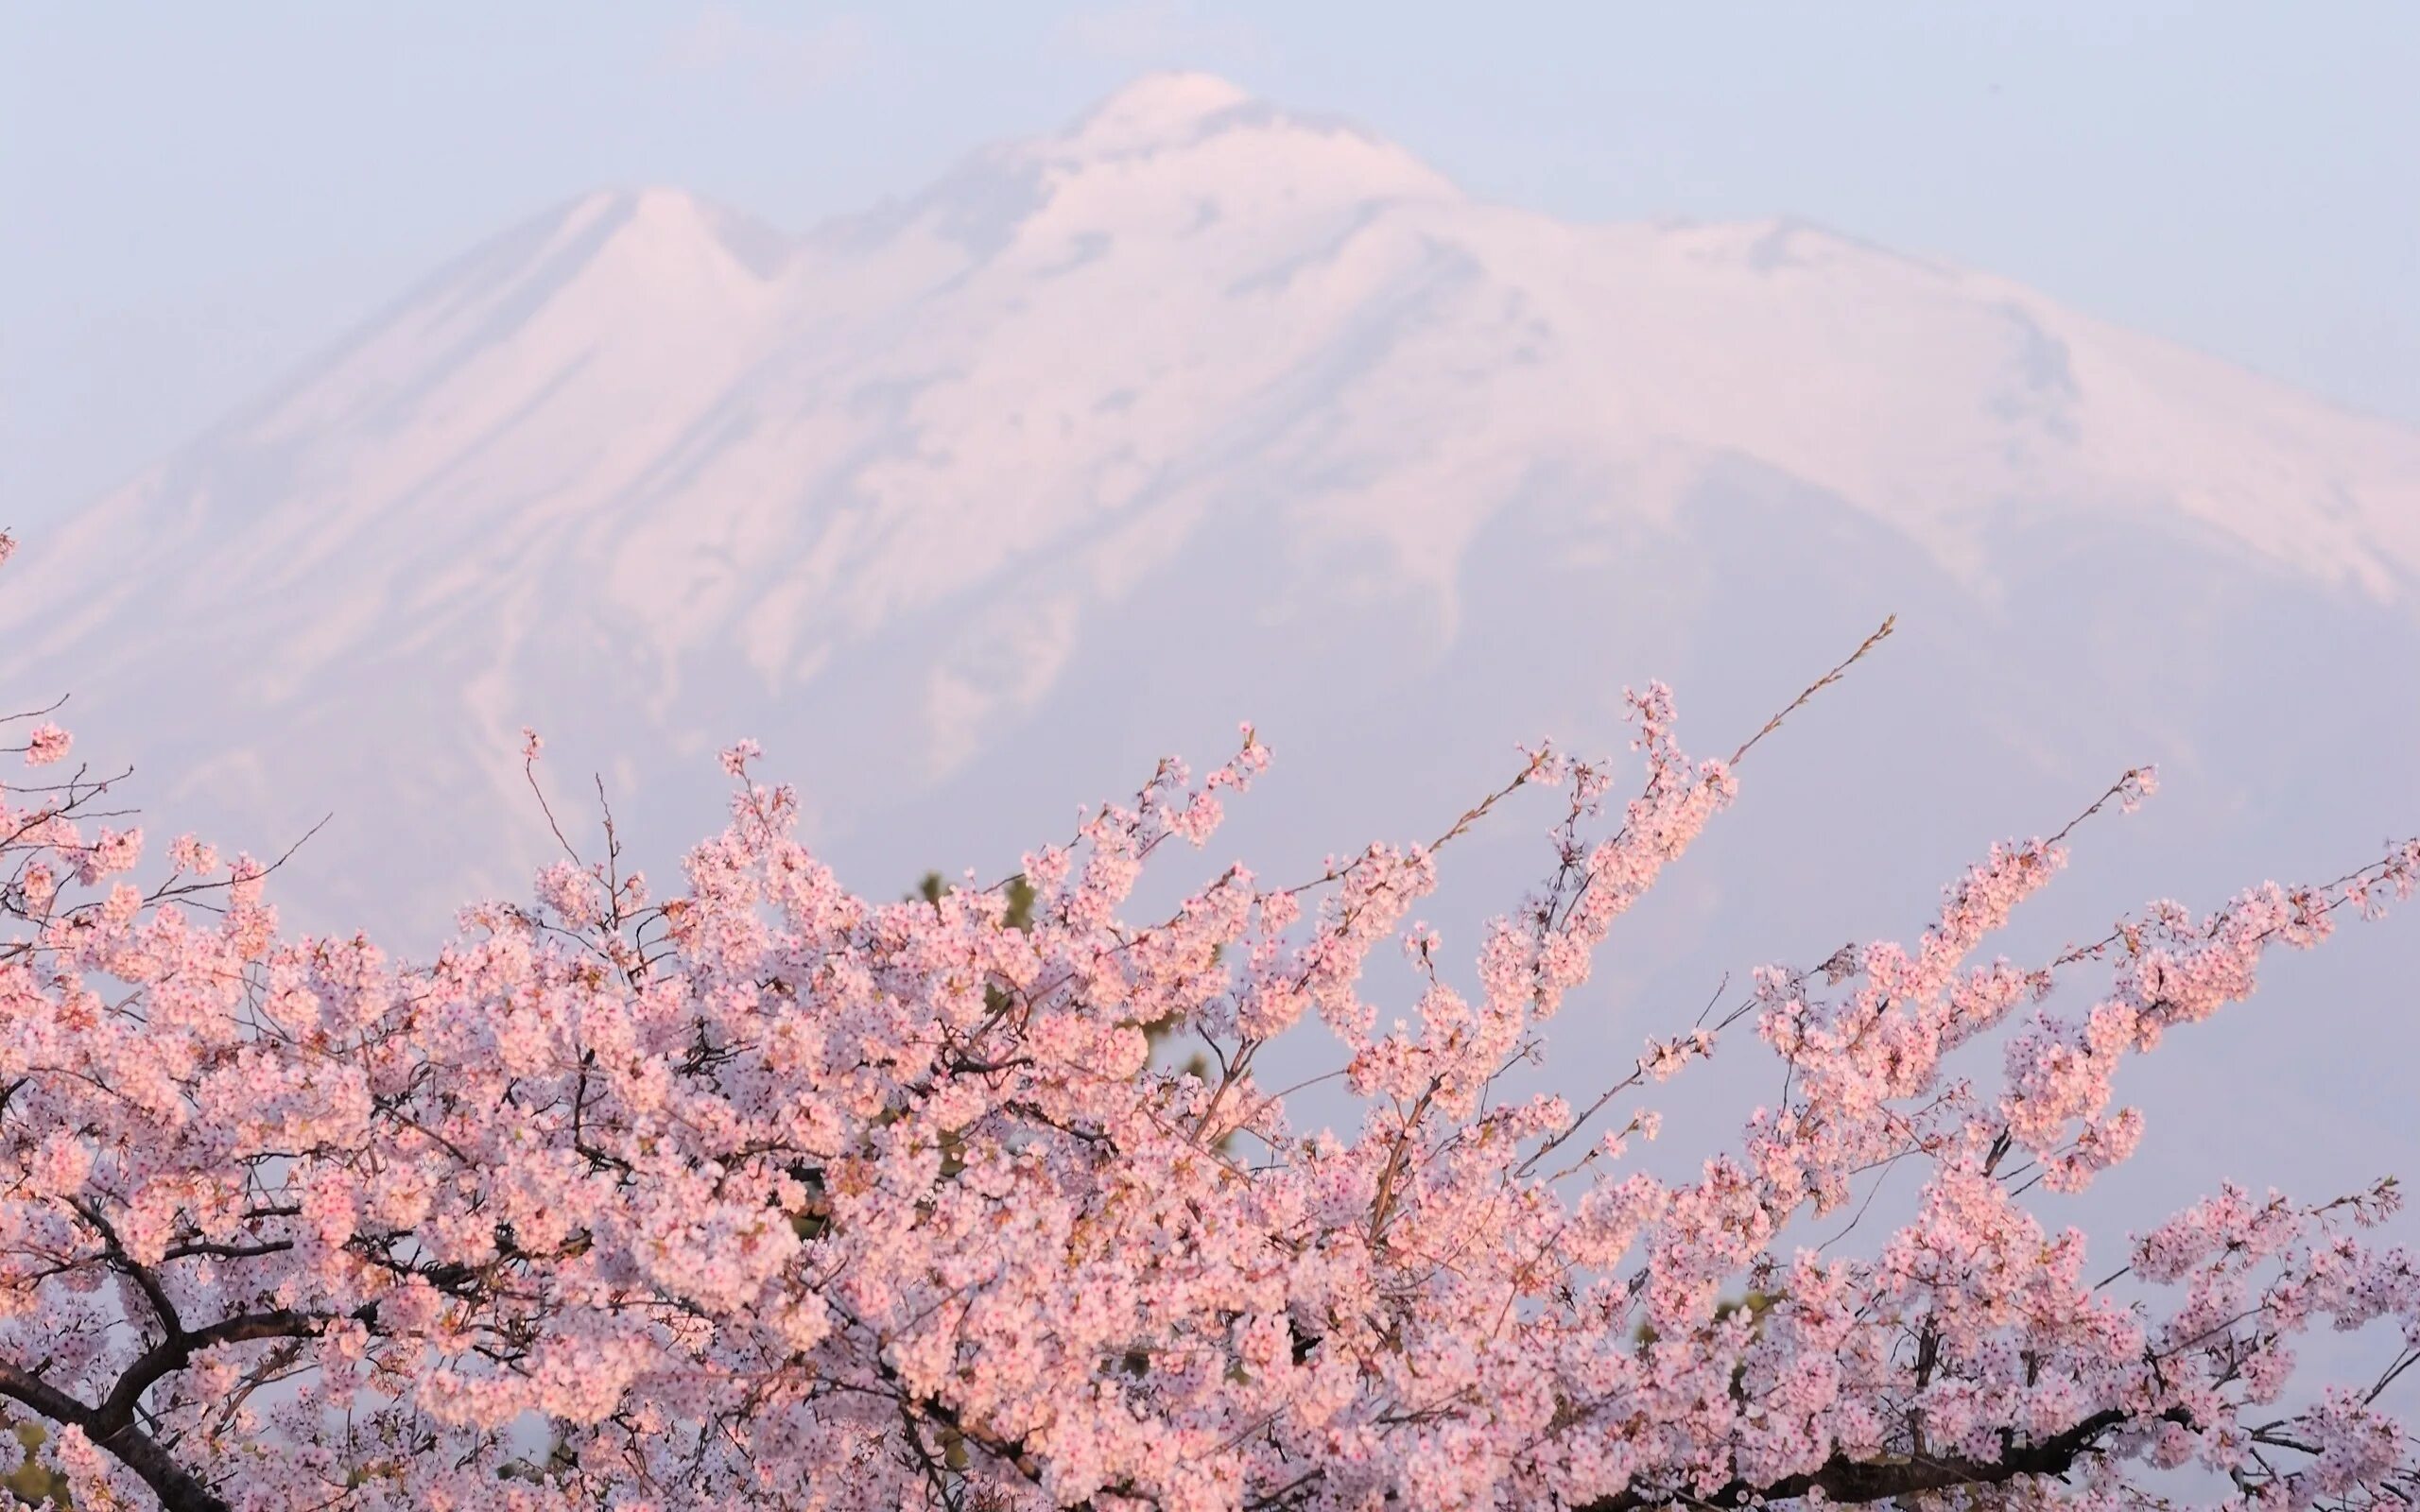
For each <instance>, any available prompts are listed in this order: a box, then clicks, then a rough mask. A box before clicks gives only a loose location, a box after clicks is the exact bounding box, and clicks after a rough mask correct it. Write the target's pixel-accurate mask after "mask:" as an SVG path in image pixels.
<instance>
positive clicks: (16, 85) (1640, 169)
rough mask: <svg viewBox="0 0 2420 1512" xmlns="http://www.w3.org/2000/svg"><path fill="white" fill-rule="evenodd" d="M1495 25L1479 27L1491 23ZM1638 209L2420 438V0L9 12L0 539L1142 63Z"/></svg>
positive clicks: (27, 7)
mask: <svg viewBox="0 0 2420 1512" xmlns="http://www.w3.org/2000/svg"><path fill="white" fill-rule="evenodd" d="M1482 16H1483V19H1482ZM1166 66H1188V67H1198V68H1207V69H1212V70H1216V71H1218V72H1219V73H1222V74H1225V75H1227V76H1229V77H1233V78H1235V79H1236V80H1237V81H1239V82H1241V83H1242V84H1244V85H1246V86H1247V87H1249V88H1251V89H1253V90H1254V91H1256V92H1258V93H1261V94H1266V95H1268V96H1269V97H1271V98H1272V99H1275V100H1277V101H1279V102H1281V103H1285V104H1290V105H1296V106H1302V107H1306V108H1311V109H1315V110H1320V111H1323V112H1336V113H1340V114H1343V115H1347V116H1350V117H1353V118H1355V119H1357V120H1358V121H1360V122H1362V123H1363V124H1365V125H1367V126H1369V127H1370V128H1372V129H1375V130H1377V131H1379V132H1382V133H1384V134H1386V135H1388V136H1391V137H1393V138H1395V139H1396V140H1398V141H1401V142H1403V143H1405V144H1406V145H1408V146H1410V147H1411V148H1413V149H1414V150H1416V151H1418V152H1419V153H1421V154H1422V155H1424V156H1425V157H1426V158H1427V159H1428V160H1429V161H1431V162H1432V163H1436V164H1437V165H1439V166H1440V167H1442V168H1443V169H1444V170H1445V171H1446V172H1448V173H1450V174H1451V175H1453V176H1454V177H1455V178H1457V179H1458V180H1461V182H1462V183H1463V184H1464V185H1465V186H1467V187H1468V188H1470V189H1471V190H1473V191H1474V192H1476V193H1478V194H1479V195H1482V196H1485V197H1488V198H1496V199H1502V200H1507V201H1512V202H1514V203H1518V204H1522V205H1526V206H1530V207H1532V208H1536V209H1539V210H1544V211H1547V212H1550V213H1552V214H1554V215H1562V216H1566V217H1571V218H1582V219H1612V218H1626V217H1636V216H1651V215H1691V216H1701V217H1721V216H1755V215H1771V214H1775V213H1782V212H1789V213H1794V214H1798V215H1806V216H1808V217H1810V218H1812V219H1815V220H1819V221H1822V222H1824V223H1826V224H1828V225H1830V226H1833V227H1835V228H1837V229H1840V230H1842V231H1846V232H1854V233H1857V234H1859V235H1862V236H1865V237H1868V238H1870V239H1872V240H1875V241H1878V242H1881V243H1884V244H1886V245H1889V246H1892V247H1894V248H1897V249H1903V250H1908V251H1914V252H1923V253H1929V254H1933V255H1937V256H1942V257H1945V258H1948V259H1951V260H1954V261H1958V262H1962V263H1965V264H1969V265H1972V266H1981V267H1986V268H1990V269H1993V270H1996V271H1999V272H2003V273H2007V274H2009V275H2012V276H2014V277H2015V278H2018V279H2021V280H2024V281H2026V282H2028V283H2033V284H2035V285H2038V286H2040V287H2042V288H2045V289H2047V290H2048V291H2050V292H2052V293H2054V294H2056V295H2058V296H2060V297H2062V298H2064V299H2066V301H2069V302H2071V303H2074V304H2076V305H2079V306H2082V307H2083V308H2084V309H2086V310H2089V311H2092V312H2094V313H2096V314H2100V315H2105V316H2108V317H2112V318H2117V319H2118V320H2122V321H2125V322H2128V323H2131V324H2134V325H2138V326H2142V327H2145V328H2148V329H2151V330H2153V331H2157V332H2159V333H2162V334H2164V335H2170V336H2174V337H2177V338H2179V339H2182V340H2185V341H2187V342H2190V343H2192V344H2193V345H2196V346H2199V347H2202V348H2204V349H2206V350H2209V351H2212V352H2219V353H2221V354H2223V355H2226V356H2228V357H2231V358H2233V359H2236V360H2238V361H2240V362H2243V363H2245V364H2248V365H2250V366H2252V367H2256V368H2258V369H2264V370H2266V371H2269V372H2272V373H2274V374H2276V375H2278V376H2281V377H2284V378H2287V379H2289V380H2290V381H2293V382H2296V383H2299V384H2301V385H2304V386H2305V387H2309V388H2312V389H2315V390H2317V391H2319V392H2321V393H2324V394H2325V395H2327V396H2329V397H2331V398H2333V399H2336V400H2338V401H2339V402H2341V403H2343V404H2348V405H2352V406H2355V407H2359V408H2362V409H2367V410H2371V411H2376V412H2379V413H2383V414H2388V415H2392V416H2394V417H2397V418H2399V419H2401V420H2404V421H2411V422H2415V423H2420V193H2415V189H2420V88H2415V82H2416V81H2420V6H2412V5H2409V4H2403V3H2393V0H2380V3H2376V4H2359V5H2357V4H2349V3H2348V4H2330V5H2325V6H2313V7H2303V8H2291V7H2287V6H2281V5H2275V4H2245V5H2215V4H2210V5H2191V4H2182V3H2177V4H2148V3H2141V4H2108V5H2083V4H2072V5H2061V6H2051V7H2042V6H2025V7H2018V6H2014V5H2010V6H1998V7H1982V6H1939V5H1932V4H1905V5H1879V4H1875V5H1843V6H1798V7H1785V6H1781V5H1772V6H1761V7H1751V6H1738V5H1725V4H1694V5H1686V6H1684V5H1668V6H1661V7H1654V8H1649V7H1644V6H1634V5H1619V4H1609V3H1596V4H1571V5H1527V6H1523V5H1513V4H1507V3H1501V0H1499V3H1497V4H1494V5H1490V6H1487V7H1485V8H1479V7H1473V6H1466V5H1457V6H1443V5H1438V6H1422V5H1411V4H1406V3H1405V0H1389V3H1386V4H1361V3H1342V0H1322V3H1321V4H1319V5H1316V6H1302V5H1296V4H1274V3H1267V4H1261V3H1255V4H1236V5H1228V6H1218V7H1212V6H1207V5H1203V6H1187V5H1184V4H1181V3H1176V0H1162V3H1153V0H1140V3H1135V4H1126V5H1093V6H1083V5H1047V6H1046V5H1022V6H1020V5H1002V4H984V5H977V4H951V5H944V4H919V5H915V6H913V7H900V8H896V9H886V10H876V9H873V8H867V9H841V8H837V7H829V6H804V5H791V6H773V5H749V4H738V3H725V4H715V5H708V6H686V7H684V6H676V5H668V4H649V5H641V4H613V3H597V0H582V3H579V4H569V3H564V4H541V3H535V0H516V3H515V4H512V5H509V6H501V7H499V6H494V5H492V4H451V3H430V0H422V3H417V4H414V5H411V6H390V7H369V6H343V7H334V6H321V5H299V4H298V5H269V4H247V5H243V6H216V5H211V6H194V5H180V6H133V5H99V4H72V5H71V4H44V3H40V0H16V3H14V4H12V5H10V6H9V7H8V8H6V9H5V10H0V206H4V207H5V209H0V229H5V235H0V524H6V523H9V521H14V522H15V523H18V524H26V523H30V522H31V521H33V520H36V519H39V518H40V517H42V516H43V515H45V514H48V513H50V512H52V511H53V510H55V509H57V508H59V507H63V506H66V505H70V504H73V503H76V502H78V501H79V500H80V499H82V498H83V497H85V496H87V495H89V494H90V493H92V492H94V491H95V490H99V489H101V488H104V487H106V486H108V485H109V484H111V483H112V482H114V481H116V480H117V479H118V478H120V477H121V476H123V475H124V474H126V473H128V472H132V471H134V470H135V469H136V468H138V467H140V466H142V465H143V464H145V463H147V462H148V461H149V460H151V459H153V458H154V457H155V456H156V455H159V454H160V453H162V452H164V450H166V449H167V448H169V447H170V446H172V445H174V444H175V443H177V442H178V441H180V440H182V439H183V438H186V437H187V436H189V435H191V434H192V433H194V432H195V431H196V430H198V429H199V428H200V427H202V426H203V425H205V424H207V423H208V422H209V421H211V420H212V419H213V418H215V417H216V415H217V414H218V413H220V412H222V411H223V410H225V409H227V408H228V407H230V406H231V405H233V404H235V403H237V402H239V401H241V400H242V399H244V398H246V397H247V396H249V395H250V394H251V393H253V392H254V391H256V390H257V389H259V388H260V387H263V386H265V385H267V384H268V383H270V382H272V381H274V380H275V379H276V378H277V377H278V376H279V375H280V374H281V373H282V372H284V371H285V370H286V369H289V368H291V367H293V366H294V365H296V364H298V363H299V362H300V361H301V360H302V358H304V357H305V356H306V355H307V354H308V353H309V352H312V351H313V350H314V349H315V348H317V347H319V346H320V345H321V344H323V343H325V342H327V341H329V340H330V339H332V338H334V337H336V336H337V335H340V334H341V333H342V332H343V331H345V330H346V329H347V328H348V327H349V326H350V325H352V324H353V323H354V322H355V321H357V320H359V319H361V318H363V317H365V316H367V315H369V314H370V313H371V312H372V311H373V310H375V309H376V308H378V307H379V306H380V305H382V304H383V303H385V302H386V301H388V300H389V299H390V298H391V297H393V296H394V295H395V294H396V293H398V292H400V290H401V289H402V288H403V287H404V286H405V285H406V284H407V283H411V282H412V281H413V280H415V279H416V278H418V277H419V276H420V275H422V274H423V273H425V272H426V271H428V270H430V269H431V268H432V267H433V266H435V265H437V264H438V263H439V262H441V261H442V260H443V259H444V258H446V257H448V256H449V255H451V254H453V253H455V252H457V251H459V250H461V249H463V248H465V247H466V246H468V245H469V244H471V243H473V242H475V241H477V240H478V239H480V238H482V237H484V236H486V235H488V234H490V233H492V232H495V231H497V230H499V229H501V228H503V227H504V226H506V225H509V224H510V223H511V222H513V221H515V220H516V219H519V218H521V217H523V216H526V215H531V214H533V213H535V212H538V211H540V210H542V209H544V208H545V207H546V206H547V205H549V204H551V203H553V202H555V201H558V200H561V199H562V198H568V197H570V196H571V195H574V194H576V193H579V192H580V191H583V190H585V189H589V188H593V187H596V186H599V185H607V184H630V183H639V182H669V183H677V184H680V185H683V186H685V187H687V188H690V189H694V190H697V191H699V192H701V193H703V194H705V195H707V196H709V197H712V198H719V199H723V200H725V201H728V202H730V203H733V204H735V205H737V206H740V207H742V208H744V209H747V210H750V211H752V212H754V213H756V214H757V215H761V216H764V217H765V218H768V219H769V220H771V221H773V222H775V223H776V224H779V225H783V226H786V227H788V228H791V229H798V228H800V227H803V226H805V225H807V224H810V223H812V222H813V221H815V220H816V219H818V218H820V217H821V216H823V215H830V214H834V213H838V212H844V211H849V210H853V209H856V208H859V207H861V206H863V205H865V204H867V203H869V202H871V201H873V200H874V199H877V198H882V197H884V196H886V195H893V194H906V193H908V192H911V191H913V190H914V189H915V188H917V187H918V186H919V185H920V184H921V183H923V182H924V181H925V180H927V179H929V178H931V177H932V176H934V175H935V174H936V173H938V172H939V171H940V170H942V168H944V167H945V166H947V165H948V164H949V163H951V162H952V161H953V160H954V159H956V158H957V157H958V156H959V154H961V153H962V152H964V151H965V150H967V149H968V148H970V147H972V146H976V145H977V144H980V143H982V142H985V141H988V140H992V139H995V138H1000V137H1004V136H1016V135H1026V134H1030V133H1034V132H1038V131H1044V130H1048V129H1054V128H1056V127H1058V126H1060V125H1062V124H1063V123H1064V122H1065V121H1066V120H1067V119H1069V118H1070V117H1072V116H1074V115H1075V114H1077V113H1078V112H1080V111H1081V110H1082V109H1083V108H1084V106H1085V105H1086V104H1088V103H1089V102H1090V101H1092V100H1093V99H1095V98H1097V97H1098V96H1099V95H1101V94H1105V93H1107V92H1108V91H1110V90H1112V89H1114V88H1115V87H1116V86H1117V85H1118V84H1120V83H1122V82H1124V81H1125V80H1126V79H1128V78H1129V77H1132V76H1133V75H1134V74H1136V73H1138V72H1141V71H1143V70H1145V69H1148V68H1154V67H1166Z"/></svg>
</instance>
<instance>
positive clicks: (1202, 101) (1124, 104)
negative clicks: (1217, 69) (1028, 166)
mask: <svg viewBox="0 0 2420 1512" xmlns="http://www.w3.org/2000/svg"><path fill="white" fill-rule="evenodd" d="M1252 103H1253V95H1252V94H1251V93H1250V92H1249V91H1247V90H1245V89H1243V88H1242V87H1241V86H1240V85H1237V84H1236V83H1233V82H1232V81H1230V80H1227V79H1224V78H1220V77H1219V76H1218V75H1216V74H1204V73H1198V72H1193V71H1189V70H1183V69H1164V70H1161V71H1158V72H1155V73H1150V74H1145V75H1144V76H1143V77H1140V78H1137V79H1135V80H1134V81H1133V82H1132V83H1131V84H1128V85H1127V86H1126V87H1125V88H1123V89H1121V90H1119V91H1118V92H1117V93H1116V94H1112V95H1111V96H1109V98H1107V99H1105V100H1103V101H1101V102H1100V103H1099V104H1098V105H1096V106H1094V107H1093V108H1092V110H1091V111H1089V112H1086V113H1085V115H1084V117H1083V119H1082V120H1081V121H1080V122H1079V123H1078V124H1077V127H1076V129H1075V133H1074V134H1075V136H1076V138H1077V139H1078V140H1080V141H1082V142H1084V143H1086V144H1087V145H1090V146H1100V147H1106V148H1109V149H1111V150H1124V149H1132V148H1134V147H1142V146H1152V145H1155V144H1158V143H1161V142H1165V141H1167V140H1168V139H1170V138H1182V137H1185V136H1189V135H1191V134H1193V133H1194V132H1195V131H1197V130H1198V129H1200V128H1201V124H1202V123H1203V122H1205V121H1207V120H1209V119H1210V118H1212V117H1213V116H1216V115H1219V114H1223V113H1224V112H1228V111H1232V110H1234V109H1236V107H1237V106H1242V105H1250V104H1252Z"/></svg>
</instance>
